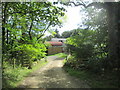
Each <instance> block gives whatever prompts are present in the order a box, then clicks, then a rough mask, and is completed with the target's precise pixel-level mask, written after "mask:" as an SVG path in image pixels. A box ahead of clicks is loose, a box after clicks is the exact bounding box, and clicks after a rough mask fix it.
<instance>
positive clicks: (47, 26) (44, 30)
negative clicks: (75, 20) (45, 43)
mask: <svg viewBox="0 0 120 90" xmlns="http://www.w3.org/2000/svg"><path fill="white" fill-rule="evenodd" d="M51 22H52V21H50V23H49V25H48V26H47V27H46V29H45V30H44V31H43V33H42V35H40V36H39V37H38V38H37V40H39V39H40V38H41V37H42V36H43V35H44V33H45V32H46V31H47V30H48V28H49V27H50V25H51Z"/></svg>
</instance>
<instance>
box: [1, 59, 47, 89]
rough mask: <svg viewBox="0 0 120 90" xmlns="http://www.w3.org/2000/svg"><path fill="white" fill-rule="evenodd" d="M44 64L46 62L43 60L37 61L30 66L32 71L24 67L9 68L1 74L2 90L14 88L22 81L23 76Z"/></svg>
mask: <svg viewBox="0 0 120 90" xmlns="http://www.w3.org/2000/svg"><path fill="white" fill-rule="evenodd" d="M45 64H47V62H45V61H44V60H41V61H38V63H37V64H36V65H33V66H32V69H27V68H26V67H16V68H14V69H13V68H12V67H11V66H9V68H7V69H5V71H4V73H3V77H4V78H3V88H16V87H17V86H18V85H19V83H20V82H22V80H24V78H25V76H27V75H29V74H30V73H32V72H34V71H36V70H37V69H39V68H41V67H43V66H44V65H45Z"/></svg>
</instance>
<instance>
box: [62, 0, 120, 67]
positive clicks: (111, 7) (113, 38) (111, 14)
mask: <svg viewBox="0 0 120 90" xmlns="http://www.w3.org/2000/svg"><path fill="white" fill-rule="evenodd" d="M105 1H106V0H104V2H103V3H101V2H93V3H90V4H88V5H86V4H85V3H84V2H82V1H77V2H67V3H63V4H65V5H70V6H71V5H72V4H73V5H75V6H80V5H82V6H84V7H85V8H89V7H91V6H94V7H96V8H99V9H101V8H104V9H106V11H107V18H108V26H107V27H108V38H109V44H108V46H109V52H108V56H109V60H108V62H109V63H110V64H109V65H110V67H111V68H116V67H117V68H119V65H118V63H119V62H120V56H119V51H120V40H119V36H120V35H119V34H120V30H119V22H117V21H119V19H120V18H119V15H120V14H119V10H120V3H119V2H118V3H116V2H115V0H113V1H114V2H105ZM110 67H109V68H110Z"/></svg>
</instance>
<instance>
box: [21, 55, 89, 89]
mask: <svg viewBox="0 0 120 90" xmlns="http://www.w3.org/2000/svg"><path fill="white" fill-rule="evenodd" d="M47 60H48V61H49V63H48V64H47V65H46V66H44V67H43V68H41V69H39V70H37V71H35V72H33V73H31V74H30V75H29V76H27V77H26V78H25V80H24V81H23V82H22V83H21V84H20V85H19V88H89V86H88V85H87V84H86V83H85V82H84V81H82V80H78V79H77V78H75V77H72V76H70V75H68V74H67V73H66V72H65V71H64V70H63V69H62V66H63V62H62V61H63V58H59V57H58V56H49V57H48V58H47Z"/></svg>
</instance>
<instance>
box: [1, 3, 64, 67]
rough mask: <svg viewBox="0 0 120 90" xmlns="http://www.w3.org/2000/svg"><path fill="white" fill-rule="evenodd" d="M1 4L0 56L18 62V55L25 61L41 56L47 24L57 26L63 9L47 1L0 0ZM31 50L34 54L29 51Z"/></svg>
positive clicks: (59, 23) (62, 14)
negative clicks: (0, 38)
mask: <svg viewBox="0 0 120 90" xmlns="http://www.w3.org/2000/svg"><path fill="white" fill-rule="evenodd" d="M2 6H3V9H2V12H3V13H2V14H3V15H2V18H3V19H2V25H3V26H2V40H3V41H2V42H3V50H2V51H3V59H4V60H5V59H6V60H7V61H8V62H11V61H14V60H15V59H16V60H18V61H19V59H20V58H19V57H21V54H22V56H23V58H25V57H26V56H27V57H26V58H28V57H29V59H28V60H30V59H32V60H33V59H35V58H38V57H39V58H40V57H43V56H44V55H45V53H44V52H45V50H46V49H45V45H44V44H43V43H44V40H43V39H42V36H44V33H45V32H46V31H47V30H48V29H49V28H50V27H51V26H55V25H58V26H60V25H61V22H60V20H59V17H61V16H64V12H63V11H64V10H65V9H64V8H60V7H56V6H54V5H53V4H52V3H50V2H33V3H32V2H16V3H10V2H4V3H2ZM40 45H41V46H40ZM32 50H34V51H35V52H34V54H33V53H29V52H31V51H32ZM38 52H39V53H38ZM28 53H29V54H30V55H29V54H28ZM24 56H25V57H24ZM10 59H12V60H10ZM21 60H22V59H21ZM13 66H14V65H13Z"/></svg>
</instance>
